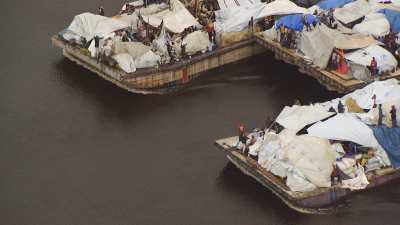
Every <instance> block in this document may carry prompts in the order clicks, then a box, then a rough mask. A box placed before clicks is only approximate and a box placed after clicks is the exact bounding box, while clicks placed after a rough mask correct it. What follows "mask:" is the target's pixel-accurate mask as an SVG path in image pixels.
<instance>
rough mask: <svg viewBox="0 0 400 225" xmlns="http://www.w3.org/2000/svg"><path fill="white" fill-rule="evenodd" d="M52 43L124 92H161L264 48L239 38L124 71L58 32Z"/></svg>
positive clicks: (74, 60) (67, 55)
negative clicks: (211, 48) (168, 61)
mask: <svg viewBox="0 0 400 225" xmlns="http://www.w3.org/2000/svg"><path fill="white" fill-rule="evenodd" d="M52 43H53V45H54V46H56V47H58V48H61V49H62V51H63V55H64V56H65V57H67V58H68V59H70V60H71V61H73V62H75V63H77V64H78V65H80V66H83V67H84V68H86V69H88V70H90V71H92V72H93V73H95V74H97V75H98V76H100V77H102V78H103V79H105V80H108V81H110V82H112V83H113V84H115V85H117V86H118V87H120V88H123V89H125V90H127V91H130V92H133V93H140V94H163V93H166V92H168V91H171V90H175V89H176V88H177V87H179V86H182V85H184V84H187V83H189V82H190V81H191V80H193V79H194V78H195V77H197V76H199V75H201V73H202V72H205V71H208V70H211V69H214V68H217V67H221V66H223V65H226V64H229V63H233V62H237V61H240V60H242V59H245V58H248V57H251V56H254V55H257V54H260V53H262V52H263V51H265V50H264V49H263V48H260V47H259V46H258V45H257V44H256V43H255V41H254V39H249V40H244V41H240V42H238V43H235V44H233V45H231V46H228V47H224V48H219V49H217V50H215V51H212V52H207V53H204V54H199V55H196V56H193V57H192V58H190V59H185V60H182V61H180V62H176V63H173V64H167V65H162V66H160V67H158V68H146V69H138V70H137V71H135V72H134V73H126V72H124V71H123V70H121V69H119V68H117V67H111V66H109V65H106V64H104V63H101V62H98V61H97V60H96V59H94V58H91V57H90V55H89V52H88V51H87V50H86V49H83V48H80V47H78V46H73V45H70V44H69V43H67V42H66V41H64V40H62V39H61V38H60V37H59V36H58V35H55V36H53V37H52Z"/></svg>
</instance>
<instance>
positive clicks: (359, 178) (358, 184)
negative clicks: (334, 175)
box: [341, 166, 369, 190]
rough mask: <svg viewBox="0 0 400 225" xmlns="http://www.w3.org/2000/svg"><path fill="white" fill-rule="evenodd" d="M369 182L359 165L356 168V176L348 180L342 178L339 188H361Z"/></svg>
mask: <svg viewBox="0 0 400 225" xmlns="http://www.w3.org/2000/svg"><path fill="white" fill-rule="evenodd" d="M368 184H369V182H368V179H367V177H366V176H365V173H364V168H363V167H362V166H359V167H358V168H357V170H356V177H355V178H352V179H348V180H342V185H341V188H348V189H350V190H361V189H365V188H366V187H367V186H368Z"/></svg>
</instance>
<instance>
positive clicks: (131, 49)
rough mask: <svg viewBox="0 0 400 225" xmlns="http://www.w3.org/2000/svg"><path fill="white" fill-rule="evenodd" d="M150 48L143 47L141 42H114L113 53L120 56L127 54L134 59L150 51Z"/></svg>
mask: <svg viewBox="0 0 400 225" xmlns="http://www.w3.org/2000/svg"><path fill="white" fill-rule="evenodd" d="M150 49H151V47H150V46H147V45H144V44H143V43H141V42H115V43H114V53H115V54H121V53H127V54H129V55H131V56H132V57H133V59H136V58H138V57H140V56H142V55H144V54H145V53H147V52H148V51H150Z"/></svg>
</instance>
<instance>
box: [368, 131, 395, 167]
mask: <svg viewBox="0 0 400 225" xmlns="http://www.w3.org/2000/svg"><path fill="white" fill-rule="evenodd" d="M371 128H372V130H373V131H374V136H375V138H376V139H377V140H378V142H379V144H380V145H381V146H382V147H383V148H384V149H385V151H386V153H387V155H388V156H389V159H390V162H391V163H392V165H393V167H395V168H399V167H400V128H399V127H396V128H388V127H386V126H373V127H371Z"/></svg>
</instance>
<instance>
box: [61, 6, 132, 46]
mask: <svg viewBox="0 0 400 225" xmlns="http://www.w3.org/2000/svg"><path fill="white" fill-rule="evenodd" d="M128 26H129V25H128V24H127V23H125V22H123V21H121V20H118V19H112V18H108V17H104V16H100V15H95V14H92V13H82V14H80V15H77V16H75V17H74V19H73V21H72V23H71V24H70V25H69V27H68V29H69V30H71V31H73V32H74V33H75V34H77V35H79V36H81V37H84V38H85V39H86V40H87V41H90V40H92V39H93V38H94V36H96V35H97V36H99V37H105V36H107V35H109V34H110V33H112V32H114V31H116V30H121V29H124V28H127V27H128Z"/></svg>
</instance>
